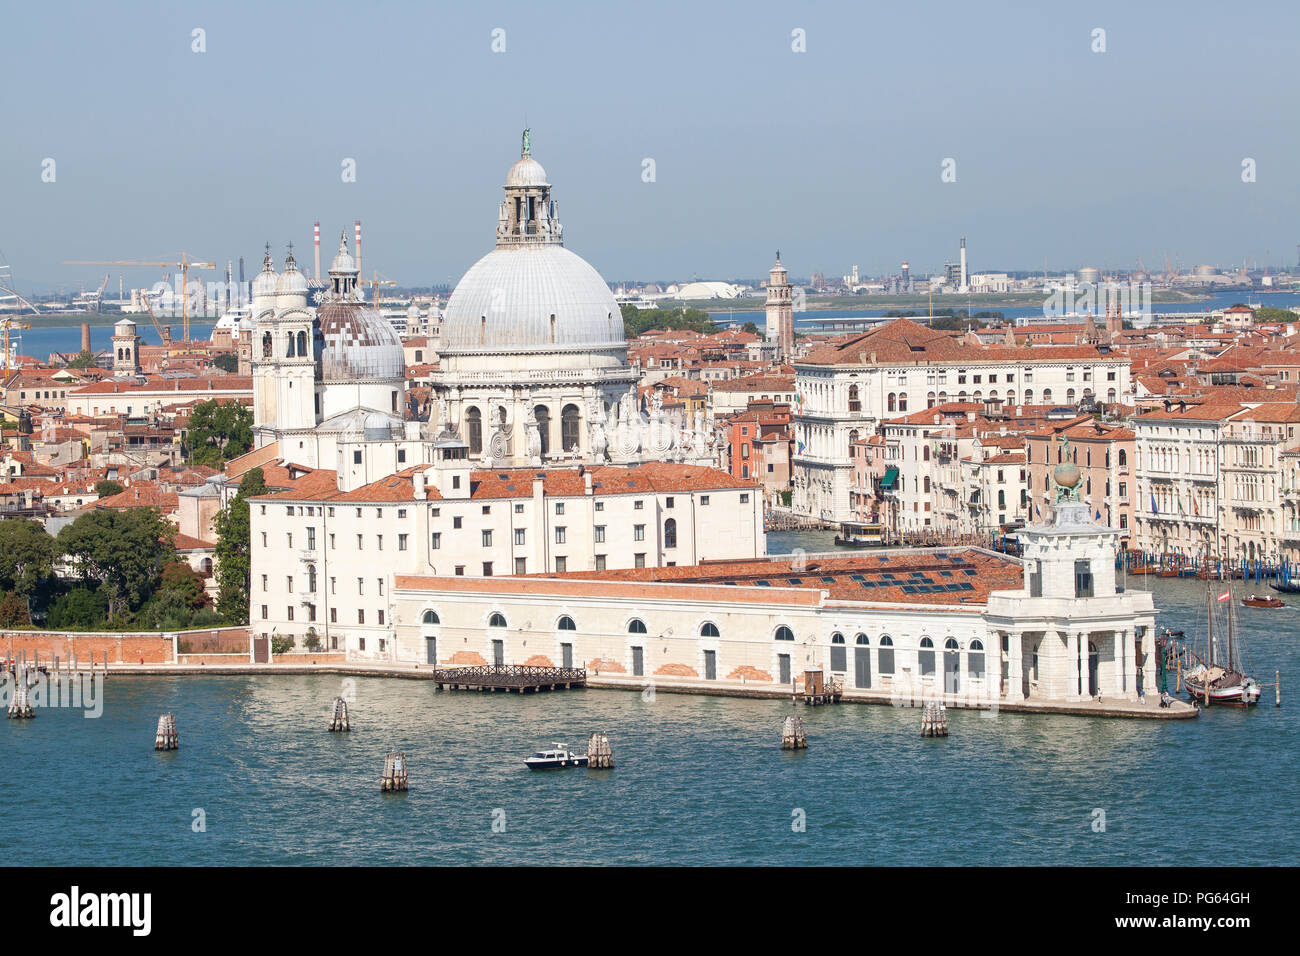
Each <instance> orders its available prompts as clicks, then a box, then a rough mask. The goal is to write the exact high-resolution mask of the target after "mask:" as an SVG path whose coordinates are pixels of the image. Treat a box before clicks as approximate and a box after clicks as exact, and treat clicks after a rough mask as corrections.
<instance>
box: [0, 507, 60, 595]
mask: <svg viewBox="0 0 1300 956" xmlns="http://www.w3.org/2000/svg"><path fill="white" fill-rule="evenodd" d="M56 550H57V549H56V547H55V544H54V539H53V538H51V537H50V536H49V535H48V534H46V532H45V529H44V528H42V527H41V526H40V525H39V524H37V523H36V522H35V521H28V520H27V519H26V518H6V519H4V520H3V521H0V588H3V589H4V590H6V591H15V592H17V593H18V594H20V595H22V596H23V597H24V598H28V597H31V596H32V594H33V593H34V592H35V591H36V590H37V589H38V588H39V587H40V586H41V585H42V583H44V582H45V581H47V580H49V578H50V577H51V576H52V575H53V574H54V556H55V551H56Z"/></svg>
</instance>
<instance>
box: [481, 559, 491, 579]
mask: <svg viewBox="0 0 1300 956" xmlns="http://www.w3.org/2000/svg"><path fill="white" fill-rule="evenodd" d="M483 577H485V578H490V577H492V562H491V561H484V562H483Z"/></svg>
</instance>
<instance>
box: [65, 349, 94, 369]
mask: <svg viewBox="0 0 1300 956" xmlns="http://www.w3.org/2000/svg"><path fill="white" fill-rule="evenodd" d="M94 367H95V355H94V353H93V352H78V353H77V354H76V356H75V357H73V358H71V359H69V360H68V368H94Z"/></svg>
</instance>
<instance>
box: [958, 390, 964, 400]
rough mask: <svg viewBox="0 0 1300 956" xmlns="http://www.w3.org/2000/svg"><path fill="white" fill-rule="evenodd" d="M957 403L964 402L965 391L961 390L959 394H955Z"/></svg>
mask: <svg viewBox="0 0 1300 956" xmlns="http://www.w3.org/2000/svg"><path fill="white" fill-rule="evenodd" d="M957 401H959V402H964V401H966V391H965V389H963V390H962V391H960V392H958V393H957Z"/></svg>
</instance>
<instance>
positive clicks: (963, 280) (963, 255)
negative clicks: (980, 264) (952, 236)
mask: <svg viewBox="0 0 1300 956" xmlns="http://www.w3.org/2000/svg"><path fill="white" fill-rule="evenodd" d="M961 291H962V292H965V291H966V237H965V236H962V237H961Z"/></svg>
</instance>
